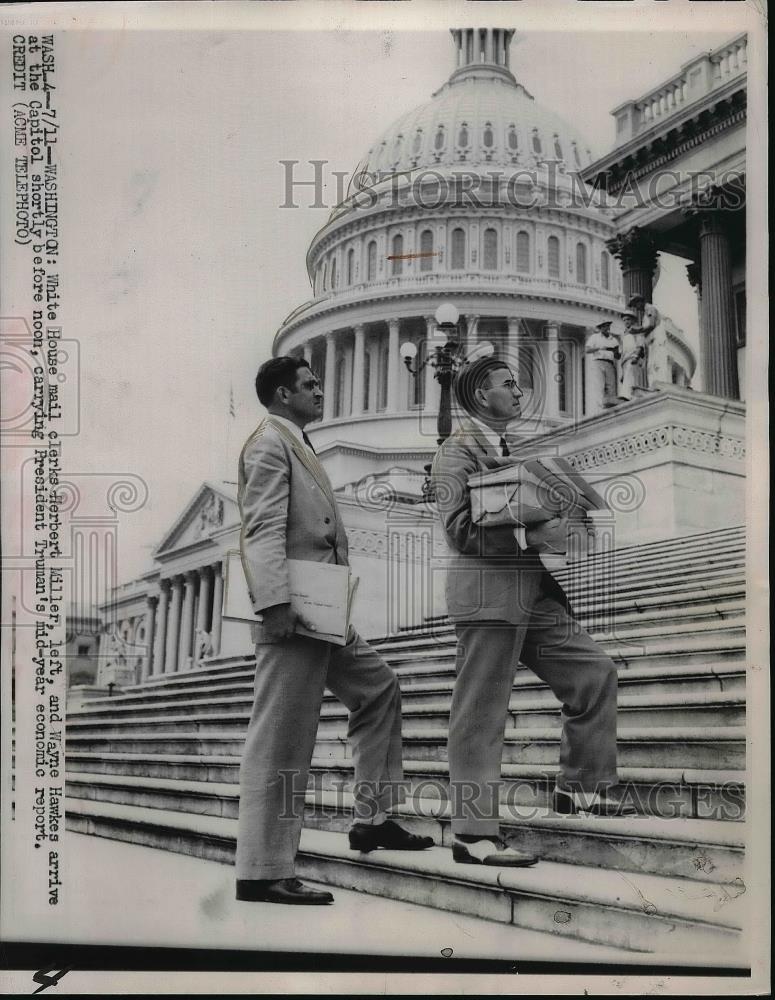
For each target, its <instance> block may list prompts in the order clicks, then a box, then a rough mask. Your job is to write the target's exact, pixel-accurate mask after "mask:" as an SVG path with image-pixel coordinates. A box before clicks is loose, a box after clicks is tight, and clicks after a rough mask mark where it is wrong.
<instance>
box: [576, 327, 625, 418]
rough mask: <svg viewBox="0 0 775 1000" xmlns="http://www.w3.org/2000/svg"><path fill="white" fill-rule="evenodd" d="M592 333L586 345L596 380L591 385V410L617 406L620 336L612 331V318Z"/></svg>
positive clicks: (585, 351)
mask: <svg viewBox="0 0 775 1000" xmlns="http://www.w3.org/2000/svg"><path fill="white" fill-rule="evenodd" d="M595 331H596V332H595V333H592V334H590V336H589V337H588V338H587V342H586V346H585V347H584V353H585V354H591V355H592V360H593V361H594V366H593V368H592V373H593V377H594V379H595V381H594V382H593V384H592V385H591V386H590V403H591V406H590V412H592V413H597V412H598V411H599V410H601V409H607V408H608V407H610V406H616V401H617V391H618V384H619V377H618V374H617V370H616V362H617V361H618V359H619V358H620V357H621V355H622V348H621V344H620V343H619V338H618V337H617V336H615V335H614V334H613V333H611V320H610V319H606V320H603V322H602V323H598V324H597V326H596V327H595Z"/></svg>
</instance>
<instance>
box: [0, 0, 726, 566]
mask: <svg viewBox="0 0 775 1000" xmlns="http://www.w3.org/2000/svg"><path fill="white" fill-rule="evenodd" d="M194 6H197V7H210V6H211V5H194ZM273 6H274V5H273ZM368 6H372V5H368ZM394 6H395V5H394ZM478 6H479V7H480V8H484V7H485V6H486V5H484V4H480V5H478ZM499 6H500V8H501V9H502V8H503V7H505V5H499ZM714 6H715V5H714ZM741 6H742V5H741ZM519 9H520V8H519V7H515V8H514V11H515V13H517V12H518V11H519ZM444 12H445V5H443V4H441V5H438V6H436V7H435V8H433V10H432V16H430V17H429V18H428V19H427V25H428V26H429V27H432V28H433V30H429V31H412V32H406V31H397V30H389V31H387V30H372V31H365V32H364V31H353V30H347V29H346V28H342V27H340V28H338V29H337V30H331V31H314V32H309V31H307V32H299V31H292V32H290V31H285V32H283V31H271V32H269V31H241V32H225V31H218V30H215V31H207V30H205V31H197V32H193V31H189V32H175V31H155V32H139V31H112V32H96V31H89V32H69V33H67V35H66V36H63V37H60V39H59V42H58V46H59V48H58V73H57V86H58V88H59V90H58V95H57V97H58V101H59V104H60V106H61V109H62V110H61V117H62V128H61V132H60V142H61V147H60V150H61V153H60V155H61V160H62V163H63V182H62V188H61V200H62V210H63V215H62V242H63V248H64V251H65V253H66V258H65V260H64V261H63V266H62V300H63V303H64V308H63V318H64V320H65V328H66V330H67V331H68V332H69V334H70V335H71V336H76V337H77V338H78V339H79V340H80V342H81V351H82V364H83V373H82V392H81V405H82V412H81V427H82V431H81V434H80V435H79V437H78V438H77V439H75V441H73V442H68V445H67V453H66V465H67V466H68V467H69V468H71V469H72V470H74V471H75V470H77V471H93V472H105V471H107V472H111V473H121V472H131V473H134V474H136V475H139V476H141V477H142V478H143V479H144V480H145V481H146V482H147V484H148V488H149V501H148V505H147V506H146V508H144V509H143V510H141V511H139V512H137V513H135V514H131V515H130V514H127V515H123V517H122V522H121V526H120V532H119V546H120V548H119V557H120V577H121V578H122V579H128V578H131V577H132V576H134V575H136V574H137V573H138V572H140V571H141V570H143V569H145V568H147V567H148V566H149V564H150V553H151V549H152V546H153V545H154V544H155V543H156V542H158V540H159V538H160V537H161V535H162V534H163V532H164V531H165V530H166V529H167V528H168V527H169V525H170V524H171V523H172V521H173V520H174V519H175V517H176V516H177V515H178V514H179V513H180V511H181V509H182V507H183V506H184V504H185V503H186V502H187V501H188V500H189V499H190V497H191V496H192V495H193V493H194V492H195V490H196V488H197V487H198V485H199V484H200V483H201V482H202V480H204V479H208V478H210V479H216V478H221V477H224V476H225V477H227V478H229V479H236V459H237V455H238V453H239V450H240V447H241V444H242V442H243V440H244V438H245V437H246V436H247V435H248V433H249V432H250V430H251V429H252V427H253V426H254V425H255V423H256V421H257V419H258V417H259V409H258V404H257V402H256V401H255V397H254V394H253V387H252V380H253V377H254V373H255V369H256V367H257V365H258V363H259V362H260V361H262V360H264V359H265V358H266V357H267V356H268V355H269V352H270V349H271V340H272V337H273V335H274V333H275V332H276V330H277V327H278V326H279V324H280V323H281V322H282V320H283V318H284V317H285V316H286V315H287V314H288V313H289V312H290V311H291V310H292V309H294V308H295V307H296V306H297V305H299V304H300V303H301V302H303V301H305V300H306V299H307V298H308V297H309V294H310V288H309V282H308V278H307V274H306V268H305V253H306V249H307V246H308V244H309V241H310V239H311V238H312V236H313V235H314V233H315V232H316V231H317V230H318V229H319V228H320V226H321V225H322V224H323V223H324V221H325V219H326V216H327V214H328V212H327V211H325V210H320V209H318V210H316V209H312V208H309V207H302V208H300V209H298V210H288V209H285V210H283V209H280V208H279V205H280V203H281V201H282V199H283V173H282V169H281V167H280V165H279V161H280V160H287V159H298V160H301V161H302V162H306V161H308V160H311V159H322V160H326V161H329V162H330V164H331V169H332V170H348V171H351V170H352V169H353V168H354V167H355V165H356V164H357V162H358V161H359V159H360V158H361V157H362V156H363V154H364V153H365V152H366V150H367V149H368V148H369V146H370V145H371V144H372V142H373V140H374V139H375V138H376V137H377V136H378V135H379V134H380V133H381V132H382V131H383V130H384V129H385V128H387V127H388V126H389V125H390V124H391V122H392V121H393V120H395V119H396V118H397V117H398V116H399V115H400V114H402V113H403V112H404V111H406V110H408V109H410V108H411V107H413V106H415V105H417V104H420V103H422V102H424V101H426V100H427V99H428V98H429V97H430V95H431V93H432V92H433V91H434V90H436V89H438V87H440V86H441V85H442V84H443V83H444V82H445V80H446V79H447V77H448V75H449V73H450V72H451V70H452V69H453V46H452V41H451V39H450V36H449V33H448V28H449V27H451V26H452V25H453V24H454V23H455V22H454V20H453V18H451V17H445V16H443V15H444ZM697 20H699V21H700V24H702V23H703V21H702V20H701V19H697ZM483 23H484V22H483ZM501 23H503V22H501ZM633 23H634V22H633ZM695 23H696V22H695ZM706 23H710V22H709V21H706ZM561 24H562V22H561V21H560V20H557V21H555V26H556V27H561ZM665 26H666V23H663V24H662V27H665ZM587 27H589V26H587ZM734 33H735V32H734V30H732V31H730V30H723V31H721V32H718V33H716V32H712V33H711V32H706V33H700V32H698V33H693V34H691V35H689V34H688V33H687V32H665V31H660V32H658V33H657V32H653V31H652V32H648V31H646V32H639V33H635V32H632V31H630V32H622V31H618V32H616V33H613V32H610V31H608V32H606V33H603V32H596V33H592V32H590V31H589V30H586V31H583V32H580V31H573V32H571V31H565V32H563V31H558V30H555V31H552V32H546V31H539V32H534V31H520V33H519V34H518V35H517V37H516V38H515V41H514V43H513V45H512V53H511V66H512V70H513V72H514V74H515V75H516V77H517V79H518V80H519V81H520V82H521V83H523V84H524V85H525V87H526V88H527V89H528V90H529V91H530V92H531V93H532V94H533V96H534V97H535V99H536V100H537V101H538V102H539V103H541V104H543V105H544V106H546V107H549V108H552V109H553V110H555V111H556V112H558V113H559V114H560V115H562V116H563V117H565V118H566V119H567V120H568V121H570V122H572V123H573V124H574V125H575V126H576V128H578V129H579V131H580V132H581V133H582V134H583V135H585V136H586V137H587V139H588V141H589V145H590V148H591V149H592V151H593V154H595V155H598V154H601V153H603V152H605V151H607V150H608V149H610V148H611V146H612V144H613V119H612V118H611V117H610V110H611V109H612V108H613V107H615V106H616V105H617V104H619V103H621V102H622V101H624V100H626V99H628V98H633V97H637V96H640V95H641V94H642V93H643V92H645V91H646V90H648V89H649V88H650V87H652V86H655V85H657V84H659V83H660V82H662V81H663V80H664V79H666V78H668V77H670V76H671V75H673V74H674V73H675V72H677V71H678V69H679V68H680V65H681V63H683V62H685V61H686V60H687V59H690V58H691V57H692V56H693V55H694V54H696V53H698V52H700V51H701V50H704V49H709V48H712V47H715V46H717V45H719V44H720V43H721V42H723V41H724V40H725V39H726V38H728V37H730V36H731V35H732V34H734ZM308 169H309V168H308ZM305 205H308V202H305ZM681 270H682V269H681ZM682 282H683V276H682V275H681V278H680V282H679V283H678V284H676V288H675V289H673V290H672V291H670V289H669V288H668V284H669V282H668V281H667V279H665V283H664V284H663V283H662V282H660V286H661V287H660V289H659V294H658V295H657V303H658V304H659V305H660V306H661V308H662V309H663V311H665V312H667V313H668V314H669V315H671V316H672V318H673V319H674V320H675V321H676V322H677V323H678V324H679V326H684V327H685V328H686V329H687V330H688V331H689V333H690V334H691V333H692V324H694V327H695V330H694V332H695V333H696V304H695V300H694V299H693V296H692V295H691V293H690V292H688V293H687V290H686V289H683V290H681V288H680V284H681V283H682ZM668 292H669V294H667V293H668ZM23 302H24V297H23V296H20V297H19V300H18V302H17V303H12V304H11V307H12V308H13V307H15V306H22V305H23ZM7 306H8V303H6V308H7ZM230 385H233V389H234V397H235V401H236V404H237V416H236V419H235V420H234V421H232V422H231V426H230V420H229V416H228V402H229V389H230Z"/></svg>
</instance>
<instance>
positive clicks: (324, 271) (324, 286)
mask: <svg viewBox="0 0 775 1000" xmlns="http://www.w3.org/2000/svg"><path fill="white" fill-rule="evenodd" d="M327 280H328V264H327V263H326V264H324V265H323V277H322V278H321V285H322V288H323V291H325V290H326V288H327V287H328V286H327V284H326V282H327Z"/></svg>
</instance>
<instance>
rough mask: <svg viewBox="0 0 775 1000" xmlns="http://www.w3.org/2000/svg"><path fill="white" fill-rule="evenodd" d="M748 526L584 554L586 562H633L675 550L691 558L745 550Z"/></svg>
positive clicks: (666, 555) (662, 557) (669, 553)
mask: <svg viewBox="0 0 775 1000" xmlns="http://www.w3.org/2000/svg"><path fill="white" fill-rule="evenodd" d="M745 547H746V528H745V526H743V527H741V528H740V529H739V530H738V531H731V532H729V533H726V534H725V533H723V531H722V533H719V534H715V533H704V532H703V533H701V534H697V535H684V536H682V537H680V538H667V539H662V540H661V541H656V542H645V543H640V544H635V545H623V546H619V547H617V548H615V549H609V550H607V551H597V552H591V553H590V554H589V555H588V556H586V557H585V561H586V562H610V561H611V560H612V559H613V560H621V561H623V562H631V561H632V560H634V559H643V560H649V559H657V560H658V559H664V558H669V557H670V556H672V555H675V554H676V553H682V554H685V555H686V556H687V557H688V558H691V557H698V556H699V557H700V558H702V557H703V556H705V555H707V554H708V553H709V552H710V553H714V554H717V553H719V552H724V551H726V550H729V549H738V550H739V551H741V552H745Z"/></svg>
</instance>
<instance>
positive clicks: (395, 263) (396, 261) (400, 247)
mask: <svg viewBox="0 0 775 1000" xmlns="http://www.w3.org/2000/svg"><path fill="white" fill-rule="evenodd" d="M392 247H393V252H392V257H393V259H392V260H391V262H390V263H391V264H392V267H391V274H393V275H394V276H395V275H397V274H402V273H403V270H404V262H403V261H402V260H401V254H402V253H403V252H404V238H403V236H402V235H401V234H400V233H396V235H395V236H394V237H393V243H392Z"/></svg>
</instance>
